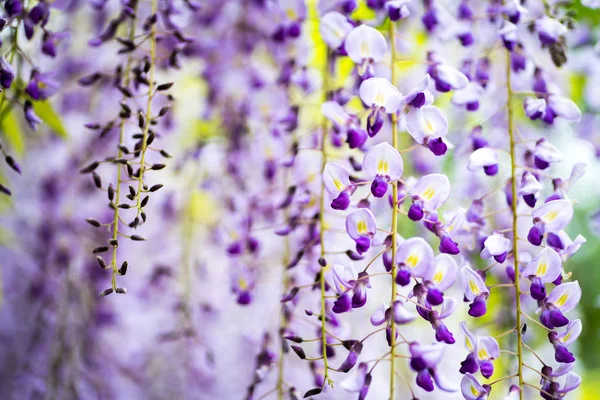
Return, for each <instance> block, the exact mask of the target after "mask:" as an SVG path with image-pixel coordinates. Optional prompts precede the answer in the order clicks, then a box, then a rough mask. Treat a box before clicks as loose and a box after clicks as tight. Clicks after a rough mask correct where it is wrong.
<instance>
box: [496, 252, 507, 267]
mask: <svg viewBox="0 0 600 400" xmlns="http://www.w3.org/2000/svg"><path fill="white" fill-rule="evenodd" d="M506 256H508V252H506V251H505V252H504V253H502V254H498V255H497V256H494V260H496V261H497V262H498V263H500V264H502V263H503V262H504V261H506Z"/></svg>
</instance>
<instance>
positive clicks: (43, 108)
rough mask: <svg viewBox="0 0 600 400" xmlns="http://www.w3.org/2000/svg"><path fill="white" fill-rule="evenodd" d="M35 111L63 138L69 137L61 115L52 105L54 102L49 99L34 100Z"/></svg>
mask: <svg viewBox="0 0 600 400" xmlns="http://www.w3.org/2000/svg"><path fill="white" fill-rule="evenodd" d="M33 111H35V113H36V114H37V116H38V117H40V119H41V120H42V121H44V123H45V124H46V125H48V126H49V127H50V129H52V130H53V131H54V132H55V133H56V134H57V135H58V136H60V137H62V138H67V137H68V136H69V134H68V133H67V130H66V129H65V127H64V125H63V123H62V121H61V119H60V116H59V115H58V114H57V113H56V111H55V110H54V107H52V104H50V102H49V101H48V100H43V101H34V102H33Z"/></svg>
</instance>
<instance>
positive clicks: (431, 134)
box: [406, 106, 448, 156]
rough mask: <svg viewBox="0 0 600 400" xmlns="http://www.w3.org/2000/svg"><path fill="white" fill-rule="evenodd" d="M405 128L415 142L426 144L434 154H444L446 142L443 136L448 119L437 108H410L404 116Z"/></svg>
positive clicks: (446, 146)
mask: <svg viewBox="0 0 600 400" xmlns="http://www.w3.org/2000/svg"><path fill="white" fill-rule="evenodd" d="M406 130H407V131H408V133H409V134H410V135H411V136H412V137H413V139H415V140H416V141H417V143H420V144H422V145H424V146H427V147H428V148H429V150H431V152H432V153H433V154H435V155H436V156H441V155H444V154H446V151H447V150H448V144H447V143H446V142H445V141H444V137H445V136H446V133H448V120H447V119H446V117H445V116H444V114H443V113H442V112H441V111H440V109H439V108H437V107H435V106H423V107H421V108H411V109H410V111H409V112H408V114H407V116H406Z"/></svg>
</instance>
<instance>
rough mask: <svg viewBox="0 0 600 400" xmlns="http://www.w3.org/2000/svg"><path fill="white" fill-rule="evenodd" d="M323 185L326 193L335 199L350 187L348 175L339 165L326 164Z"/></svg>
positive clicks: (333, 163) (334, 163)
mask: <svg viewBox="0 0 600 400" xmlns="http://www.w3.org/2000/svg"><path fill="white" fill-rule="evenodd" d="M323 184H324V185H325V190H327V193H329V194H330V195H331V197H333V198H336V197H338V196H339V195H340V193H341V192H342V191H344V190H345V189H346V188H347V187H348V186H350V185H351V182H350V173H349V172H348V170H346V168H344V167H343V166H342V165H341V164H338V163H336V162H328V163H327V164H325V168H324V169H323Z"/></svg>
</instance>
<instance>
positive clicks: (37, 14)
mask: <svg viewBox="0 0 600 400" xmlns="http://www.w3.org/2000/svg"><path fill="white" fill-rule="evenodd" d="M49 15H50V10H49V8H48V4H47V3H45V2H43V1H40V2H39V3H37V4H36V6H35V7H33V8H32V9H31V11H29V18H30V19H31V22H33V23H34V24H39V23H40V22H41V23H42V25H45V24H46V22H47V21H48V16H49Z"/></svg>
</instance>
